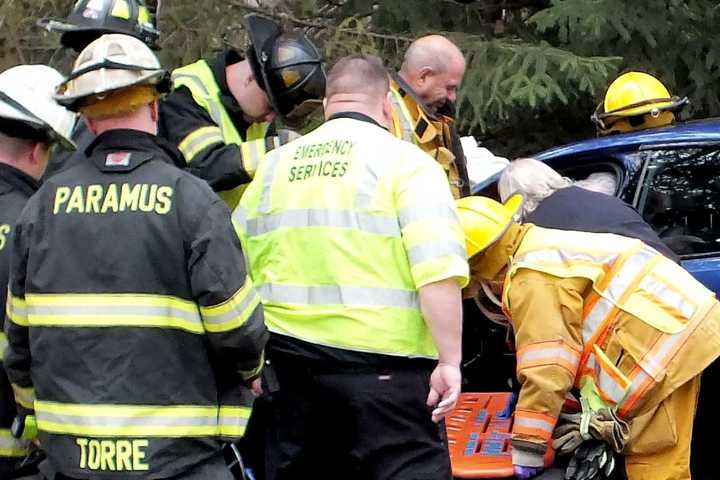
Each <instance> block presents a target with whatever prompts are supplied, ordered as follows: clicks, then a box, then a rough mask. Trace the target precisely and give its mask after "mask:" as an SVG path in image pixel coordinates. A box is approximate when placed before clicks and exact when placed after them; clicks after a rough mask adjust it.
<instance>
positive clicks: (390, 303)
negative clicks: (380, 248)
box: [257, 283, 420, 309]
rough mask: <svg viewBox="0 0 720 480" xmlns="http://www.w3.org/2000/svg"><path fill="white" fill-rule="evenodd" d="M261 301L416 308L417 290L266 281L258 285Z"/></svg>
mask: <svg viewBox="0 0 720 480" xmlns="http://www.w3.org/2000/svg"><path fill="white" fill-rule="evenodd" d="M257 289H258V291H259V292H260V295H261V296H262V297H263V300H264V301H270V302H278V303H289V304H297V305H371V306H375V307H392V308H410V309H419V308H420V304H419V302H418V297H417V292H415V291H410V290H400V289H396V288H373V287H354V286H341V285H313V286H302V285H280V284H273V283H265V284H262V285H260V286H258V287H257Z"/></svg>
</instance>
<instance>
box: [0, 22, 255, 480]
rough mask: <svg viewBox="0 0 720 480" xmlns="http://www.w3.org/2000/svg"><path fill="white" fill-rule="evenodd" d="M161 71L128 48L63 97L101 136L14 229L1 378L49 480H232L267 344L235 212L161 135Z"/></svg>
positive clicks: (102, 48) (90, 57)
mask: <svg viewBox="0 0 720 480" xmlns="http://www.w3.org/2000/svg"><path fill="white" fill-rule="evenodd" d="M166 78H167V77H166V72H165V71H164V70H163V69H162V68H161V67H160V64H159V62H158V60H157V58H156V57H155V55H154V54H153V52H152V51H151V50H150V49H149V48H148V47H147V46H146V45H144V44H143V43H142V42H141V41H140V40H138V39H136V38H133V37H130V36H127V35H117V34H112V35H104V36H102V37H100V38H99V39H97V40H96V41H94V42H92V43H91V44H90V45H89V46H88V47H87V48H86V49H85V50H83V51H82V52H81V53H80V55H79V56H78V59H77V61H76V62H75V65H74V68H73V72H72V74H71V75H70V77H69V78H68V79H67V80H66V81H65V82H64V83H63V84H62V85H61V86H60V87H59V89H58V93H57V95H56V99H57V100H58V102H59V103H61V104H63V105H65V106H67V107H68V108H70V109H71V110H76V111H79V112H80V113H81V114H82V116H83V120H84V121H85V122H86V123H87V125H88V128H89V129H90V130H91V131H92V132H93V133H94V134H95V135H97V138H96V139H95V140H94V141H93V142H92V143H91V144H90V145H89V146H88V147H87V149H86V150H85V151H84V154H85V158H84V159H83V160H84V161H82V162H78V163H77V164H75V165H73V166H72V167H69V168H68V169H66V170H63V171H62V172H60V173H58V174H56V175H54V176H53V177H52V178H50V179H49V180H46V181H45V183H44V184H43V185H42V187H41V188H40V189H39V190H38V192H37V193H36V194H35V195H34V196H33V197H32V198H31V199H30V200H29V201H28V203H27V205H26V207H25V209H24V210H23V213H22V215H21V216H20V218H19V220H18V222H17V228H16V231H15V237H14V240H13V245H12V261H11V268H10V291H9V293H8V306H7V311H8V324H7V337H8V352H7V354H6V357H5V367H6V370H7V373H8V377H9V379H10V381H11V382H12V385H13V389H14V391H15V398H16V400H17V403H18V410H19V412H20V414H19V416H18V417H17V419H16V422H15V424H14V426H13V428H14V432H13V433H15V435H16V436H23V435H25V436H27V435H28V434H29V433H31V432H30V431H31V427H32V426H33V424H34V423H35V421H34V420H36V424H37V429H38V431H39V440H40V443H41V445H42V448H43V450H44V451H45V452H46V454H47V461H46V462H43V463H42V464H41V465H40V470H41V472H42V473H43V474H44V475H45V476H46V477H47V478H62V479H97V478H103V479H109V480H114V479H117V480H119V479H127V478H152V479H166V478H173V479H193V480H195V479H197V480H200V479H208V478H213V479H228V480H229V479H231V478H232V477H231V476H230V472H229V471H228V470H227V468H226V466H225V461H224V458H223V454H222V452H221V448H222V446H223V444H224V443H225V442H228V441H235V440H237V439H238V438H240V437H241V436H242V435H243V433H244V431H245V425H246V423H247V419H248V417H249V414H250V406H251V398H252V395H251V393H250V391H249V388H248V387H249V385H250V382H252V381H253V380H254V379H255V378H256V377H257V376H258V375H259V373H260V368H261V366H262V351H263V348H264V344H265V340H266V336H267V333H266V329H265V326H264V322H263V314H262V306H261V305H260V303H259V296H258V295H257V293H256V292H255V290H254V289H253V287H252V284H251V282H250V280H249V278H248V276H247V273H246V272H245V268H244V265H245V261H244V258H243V254H242V251H241V248H240V243H239V239H238V238H237V235H236V233H235V229H234V228H233V224H232V221H231V218H230V212H229V211H228V209H227V206H226V205H225V204H224V203H223V202H222V201H221V200H220V199H219V198H218V197H217V196H216V195H215V194H214V193H213V192H212V190H211V189H210V188H209V187H208V186H207V184H206V183H205V182H204V181H202V180H200V179H198V178H195V177H193V176H192V175H190V174H188V173H187V172H184V171H182V170H180V169H178V168H176V167H175V166H174V163H175V161H176V158H174V157H173V156H176V155H177V154H176V153H175V149H174V148H172V147H170V146H168V145H167V144H165V143H164V142H163V141H162V140H161V139H159V138H158V137H156V136H155V132H156V129H157V127H156V120H157V98H158V96H159V94H160V92H161V90H162V88H163V84H164V81H163V80H164V79H166Z"/></svg>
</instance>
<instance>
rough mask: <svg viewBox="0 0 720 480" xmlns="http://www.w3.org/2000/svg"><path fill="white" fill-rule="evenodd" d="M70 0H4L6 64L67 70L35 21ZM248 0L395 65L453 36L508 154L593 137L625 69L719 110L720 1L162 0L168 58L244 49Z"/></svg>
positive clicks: (466, 121)
mask: <svg viewBox="0 0 720 480" xmlns="http://www.w3.org/2000/svg"><path fill="white" fill-rule="evenodd" d="M149 3H150V4H153V5H154V4H156V3H157V0H155V1H149ZM71 5H72V0H4V1H3V2H2V3H1V4H0V66H1V67H3V68H5V67H8V66H10V65H13V64H16V63H21V62H26V63H31V62H49V63H51V64H52V65H54V66H56V67H58V68H60V69H62V70H64V71H67V69H68V68H69V62H70V60H71V59H72V57H73V55H72V54H71V53H68V52H65V51H63V50H62V49H60V48H59V45H58V37H57V35H54V34H50V33H48V32H43V31H41V30H39V29H37V28H35V27H34V24H35V21H36V20H37V18H39V17H43V16H59V17H63V16H64V15H66V14H67V12H68V11H69V10H70V8H71ZM199 7H200V8H199ZM249 12H264V13H265V14H266V15H269V16H272V17H273V18H276V19H278V20H279V21H281V22H282V23H283V24H285V26H286V27H288V28H297V29H301V30H303V31H305V32H306V33H307V34H309V35H310V36H311V37H312V38H313V39H314V40H315V41H316V42H317V43H318V44H319V45H321V46H322V47H323V49H324V54H325V56H326V58H327V59H328V61H329V63H332V62H333V61H334V60H336V59H337V58H339V57H341V56H343V55H347V54H351V53H356V52H364V53H374V54H377V55H380V56H382V57H383V58H384V59H385V60H386V62H387V64H388V65H389V66H390V67H392V68H397V67H399V66H400V63H401V61H402V56H403V53H404V51H405V50H406V48H407V46H408V44H409V42H410V41H412V39H414V38H417V37H418V36H420V35H423V34H426V33H443V34H446V35H448V36H450V37H451V38H452V39H453V40H454V41H456V42H457V43H458V45H459V46H460V47H461V48H462V50H463V52H465V53H466V57H467V60H468V70H467V73H466V76H465V80H464V83H463V85H462V88H461V90H460V95H459V98H458V106H459V115H458V120H459V126H460V129H461V132H462V133H464V134H465V133H472V134H474V135H475V136H477V137H478V138H479V139H481V140H483V141H484V142H485V143H486V145H487V146H488V147H489V148H491V149H492V150H494V151H497V152H498V153H501V154H503V155H507V156H516V155H525V154H530V153H533V152H536V151H538V150H539V149H542V148H545V147H549V146H552V145H556V144H558V143H561V142H565V141H568V140H574V139H578V138H581V137H586V136H589V135H592V134H593V133H594V127H593V126H592V124H591V123H590V121H589V116H590V114H591V112H592V110H593V109H594V108H595V106H596V105H597V103H598V102H600V101H601V100H602V97H603V93H604V91H605V89H606V87H607V85H608V84H609V83H610V81H612V79H613V78H614V77H615V76H616V75H617V73H618V72H620V71H624V70H628V69H638V70H643V71H647V72H649V73H652V74H655V75H657V76H658V77H659V78H660V79H661V80H662V81H663V82H665V83H666V84H667V85H668V87H669V88H670V90H671V91H672V93H674V94H677V95H687V96H689V97H690V99H691V101H692V108H691V109H690V110H688V111H687V112H686V114H687V115H688V116H690V115H692V116H694V117H702V116H708V115H717V114H718V113H720V89H719V88H718V87H719V86H720V85H718V82H719V79H720V36H717V35H715V32H716V31H717V27H716V26H717V25H718V24H720V6H718V4H717V2H715V1H712V0H633V1H632V2H630V1H626V0H513V1H507V0H482V1H476V2H474V3H470V4H468V5H461V4H459V3H457V2H455V1H453V0H402V1H399V0H393V1H390V0H388V1H371V0H204V1H202V2H199V1H197V0H163V1H162V9H161V12H160V16H159V27H160V30H161V31H162V34H163V36H162V41H161V45H162V50H161V51H160V57H161V60H162V61H163V63H164V64H165V65H167V66H168V67H170V68H173V67H175V66H178V65H182V64H185V63H188V62H191V61H194V60H196V59H197V58H199V57H203V56H209V55H212V54H214V53H216V52H218V51H220V50H222V49H223V48H225V47H227V46H233V47H237V48H241V49H242V48H243V47H244V45H245V36H244V31H243V29H242V25H241V18H242V16H243V15H245V14H247V13H249Z"/></svg>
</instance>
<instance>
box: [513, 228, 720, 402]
mask: <svg viewBox="0 0 720 480" xmlns="http://www.w3.org/2000/svg"><path fill="white" fill-rule="evenodd" d="M521 269H530V270H535V271H539V272H544V273H548V274H550V275H554V276H556V277H561V278H571V277H580V278H587V279H588V280H590V281H592V283H593V293H592V294H590V295H589V296H588V297H587V298H585V302H584V303H585V308H584V312H583V322H582V341H583V351H582V352H575V351H574V350H572V349H567V348H561V347H562V346H561V345H556V346H551V347H547V348H551V349H554V351H544V352H539V351H533V352H532V355H533V356H535V357H537V356H539V355H542V356H548V355H552V356H554V358H556V359H557V362H558V364H561V365H567V367H566V368H568V369H569V371H577V375H576V378H575V383H576V386H578V387H579V386H580V381H581V379H582V377H583V376H585V375H589V376H591V377H592V378H593V380H594V381H595V383H596V385H597V386H598V388H599V390H600V394H601V395H602V397H603V398H604V399H605V400H606V401H607V402H609V403H610V404H612V405H615V406H617V408H618V412H619V413H620V415H623V416H625V415H627V414H628V413H629V412H632V411H634V410H635V409H636V407H640V406H641V405H642V401H643V400H644V398H645V396H646V395H647V394H648V393H649V392H650V391H651V390H652V388H653V387H654V386H655V385H656V384H658V382H661V381H662V380H663V379H664V378H665V376H666V373H667V370H668V367H669V364H670V362H671V360H672V359H673V358H675V355H676V354H677V352H678V349H679V348H681V347H682V345H683V344H684V343H685V342H686V341H687V339H688V337H689V336H690V335H691V334H692V333H693V332H695V330H696V328H697V326H698V324H699V323H700V322H701V321H702V320H703V319H705V317H706V315H707V313H708V311H709V310H710V308H711V307H712V306H713V305H714V304H715V303H716V301H715V296H714V294H713V292H711V291H710V290H708V289H707V288H705V286H703V285H702V284H701V283H700V282H698V281H697V280H696V279H694V278H693V277H692V276H691V275H690V274H689V273H687V272H686V271H685V270H683V269H682V267H680V266H678V265H677V264H675V263H674V262H673V261H671V260H669V259H667V258H665V257H663V256H662V255H660V254H659V253H658V252H657V251H655V250H654V249H652V248H650V247H648V246H646V245H645V244H644V243H642V242H641V241H639V240H635V239H630V238H625V237H621V236H618V235H613V234H590V233H582V232H566V231H562V232H561V231H557V230H550V229H544V228H540V227H532V228H530V229H529V230H528V232H527V233H526V235H525V237H524V238H523V241H522V243H521V245H520V248H519V249H518V250H517V251H516V253H515V256H514V257H513V261H512V265H511V267H510V269H509V271H508V274H507V276H506V281H505V288H504V291H503V306H504V309H505V311H506V312H510V305H509V304H508V298H509V291H510V290H511V289H512V288H513V287H512V284H513V280H512V279H513V276H514V275H515V273H516V272H517V271H518V270H521ZM623 313H624V314H629V315H631V316H633V317H636V318H637V319H639V320H640V321H642V322H644V323H645V324H647V325H649V326H650V327H652V329H653V330H652V331H654V332H655V333H654V337H656V341H654V342H653V341H651V340H652V339H642V341H646V342H647V348H646V351H644V352H643V355H641V356H642V358H640V359H638V364H637V367H638V368H634V369H633V371H632V372H630V373H629V374H623V372H621V371H620V370H619V369H618V368H617V366H616V365H614V363H613V362H612V361H610V359H609V358H608V355H606V352H605V351H603V345H604V344H606V342H607V340H608V339H609V338H610V336H612V335H614V334H615V333H614V329H613V326H614V323H615V321H616V319H617V317H618V315H619V314H623ZM642 345H645V344H644V343H643V344H642ZM543 348H545V347H543ZM547 348H546V349H547ZM637 348H641V347H639V346H638V347H637ZM523 361H524V360H523V358H522V355H519V358H518V363H519V364H521V363H523ZM575 369H576V370H575Z"/></svg>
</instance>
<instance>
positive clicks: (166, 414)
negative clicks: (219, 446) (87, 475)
mask: <svg viewBox="0 0 720 480" xmlns="http://www.w3.org/2000/svg"><path fill="white" fill-rule="evenodd" d="M223 408H230V410H228V414H227V418H228V420H227V422H228V425H231V424H230V421H231V420H234V421H235V423H234V424H232V425H234V426H233V427H232V428H234V429H235V430H237V429H239V428H240V426H241V425H242V426H243V427H244V425H246V424H247V417H248V416H249V411H248V413H247V415H244V416H240V415H239V414H238V413H237V412H236V411H235V410H233V409H234V408H238V409H242V407H223ZM221 410H222V409H219V408H218V407H217V406H196V405H173V406H155V405H92V404H63V403H57V402H47V401H42V400H38V401H36V402H35V415H36V416H37V420H38V428H39V429H40V430H41V431H45V432H49V433H55V434H66V435H78V436H81V435H93V436H111V437H133V436H143V437H196V436H216V435H219V434H220V430H221V426H220V421H219V418H220V412H221ZM243 419H244V421H243Z"/></svg>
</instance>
